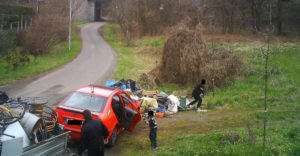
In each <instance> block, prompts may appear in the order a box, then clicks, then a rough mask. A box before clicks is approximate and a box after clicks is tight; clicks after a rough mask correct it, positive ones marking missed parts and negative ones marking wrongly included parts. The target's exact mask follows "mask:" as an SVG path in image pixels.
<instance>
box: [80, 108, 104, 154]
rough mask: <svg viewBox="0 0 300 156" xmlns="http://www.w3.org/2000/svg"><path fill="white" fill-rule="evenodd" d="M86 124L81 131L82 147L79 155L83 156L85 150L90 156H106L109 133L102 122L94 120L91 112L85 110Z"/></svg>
mask: <svg viewBox="0 0 300 156" xmlns="http://www.w3.org/2000/svg"><path fill="white" fill-rule="evenodd" d="M83 116H84V119H85V122H84V123H83V125H82V129H81V139H80V141H81V142H80V146H79V148H78V151H77V153H78V155H79V156H81V155H82V153H83V152H84V150H85V149H87V150H88V156H104V144H107V142H108V139H107V136H108V131H107V129H106V127H105V125H103V123H102V122H101V121H100V120H93V119H92V113H91V111H90V110H87V109H86V110H84V111H83Z"/></svg>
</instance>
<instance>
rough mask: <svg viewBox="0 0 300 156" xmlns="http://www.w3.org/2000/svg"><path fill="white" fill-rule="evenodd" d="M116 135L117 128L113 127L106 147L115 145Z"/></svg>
mask: <svg viewBox="0 0 300 156" xmlns="http://www.w3.org/2000/svg"><path fill="white" fill-rule="evenodd" d="M117 136H118V128H117V127H115V129H114V131H113V132H112V134H111V137H110V139H109V141H108V144H107V146H108V147H112V146H114V145H115V143H116V141H117Z"/></svg>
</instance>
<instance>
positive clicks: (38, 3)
mask: <svg viewBox="0 0 300 156" xmlns="http://www.w3.org/2000/svg"><path fill="white" fill-rule="evenodd" d="M39 12H40V1H39V0H36V14H39Z"/></svg>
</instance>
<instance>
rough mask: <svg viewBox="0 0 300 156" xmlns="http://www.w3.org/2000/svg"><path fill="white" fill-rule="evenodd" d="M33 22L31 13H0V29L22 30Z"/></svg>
mask: <svg viewBox="0 0 300 156" xmlns="http://www.w3.org/2000/svg"><path fill="white" fill-rule="evenodd" d="M32 23H33V15H18V14H0V31H7V30H10V31H17V32H19V31H24V30H27V29H29V28H30V27H31V26H32Z"/></svg>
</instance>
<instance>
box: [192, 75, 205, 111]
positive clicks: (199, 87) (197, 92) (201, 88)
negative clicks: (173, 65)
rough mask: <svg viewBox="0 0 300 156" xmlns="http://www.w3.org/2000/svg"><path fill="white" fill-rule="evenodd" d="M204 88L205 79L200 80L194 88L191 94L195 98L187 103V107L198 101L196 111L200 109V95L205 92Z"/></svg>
mask: <svg viewBox="0 0 300 156" xmlns="http://www.w3.org/2000/svg"><path fill="white" fill-rule="evenodd" d="M204 89H205V80H201V83H200V84H199V85H197V86H196V87H195V88H194V90H193V93H192V96H193V97H194V99H195V100H194V101H192V102H191V103H189V104H188V107H190V106H192V105H194V104H195V103H196V102H197V101H198V104H197V111H200V106H201V104H202V98H201V96H204V94H205V91H204Z"/></svg>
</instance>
